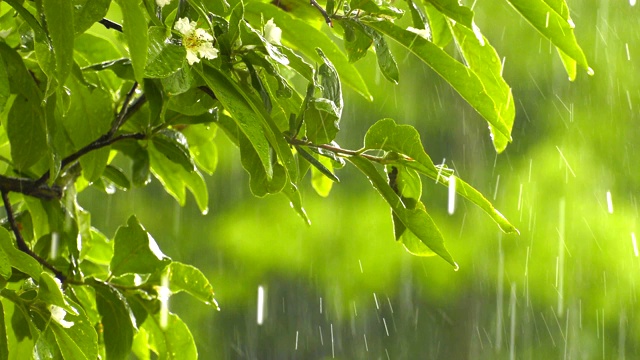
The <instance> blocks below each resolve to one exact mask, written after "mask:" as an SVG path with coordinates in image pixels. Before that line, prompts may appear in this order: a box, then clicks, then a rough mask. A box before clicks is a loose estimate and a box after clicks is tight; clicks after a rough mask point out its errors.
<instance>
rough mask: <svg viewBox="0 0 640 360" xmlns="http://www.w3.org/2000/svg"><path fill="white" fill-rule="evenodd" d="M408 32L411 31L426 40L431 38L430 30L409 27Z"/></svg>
mask: <svg viewBox="0 0 640 360" xmlns="http://www.w3.org/2000/svg"><path fill="white" fill-rule="evenodd" d="M407 30H409V31H411V32H412V33H414V34H416V35H419V36H420V37H422V38H425V39H427V40H429V38H431V32H430V31H429V30H428V29H416V28H414V27H411V26H409V27H408V28H407Z"/></svg>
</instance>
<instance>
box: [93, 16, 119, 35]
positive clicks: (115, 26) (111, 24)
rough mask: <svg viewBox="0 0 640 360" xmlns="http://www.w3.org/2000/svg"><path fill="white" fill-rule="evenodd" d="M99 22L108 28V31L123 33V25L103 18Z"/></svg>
mask: <svg viewBox="0 0 640 360" xmlns="http://www.w3.org/2000/svg"><path fill="white" fill-rule="evenodd" d="M98 22H99V23H100V24H102V25H103V26H104V27H106V28H107V29H113V30H115V31H119V32H122V25H120V24H118V23H117V22H115V21H111V20H109V19H107V18H103V19H100V20H98Z"/></svg>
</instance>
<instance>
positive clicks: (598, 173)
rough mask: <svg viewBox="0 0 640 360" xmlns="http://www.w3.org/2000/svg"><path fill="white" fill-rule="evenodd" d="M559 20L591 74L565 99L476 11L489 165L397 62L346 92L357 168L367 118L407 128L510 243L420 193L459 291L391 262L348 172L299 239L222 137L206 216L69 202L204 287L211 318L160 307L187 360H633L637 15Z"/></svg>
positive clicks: (455, 110)
mask: <svg viewBox="0 0 640 360" xmlns="http://www.w3.org/2000/svg"><path fill="white" fill-rule="evenodd" d="M631 2H632V3H634V2H635V1H631ZM569 6H570V8H571V11H572V18H573V20H574V21H575V23H576V24H577V28H576V36H577V38H578V40H579V41H580V43H581V45H582V47H583V49H584V51H585V54H586V55H587V58H588V60H589V62H590V64H591V67H592V68H594V70H595V75H594V76H588V75H587V74H586V72H584V71H582V72H581V73H579V76H578V79H577V80H576V81H575V82H569V81H568V79H567V75H566V73H565V71H564V69H563V67H562V64H561V62H560V60H559V58H558V56H557V54H556V51H555V50H554V49H553V48H552V47H551V45H550V43H549V42H548V41H547V40H545V39H543V38H542V37H541V36H540V35H538V34H537V33H536V32H535V30H533V28H531V27H530V26H529V25H528V24H527V23H526V22H525V21H524V20H522V19H521V18H520V16H519V15H517V13H516V12H515V11H514V10H513V9H512V8H510V7H509V6H508V5H507V4H506V2H487V1H483V2H478V4H477V6H476V7H475V11H476V23H477V24H478V25H479V26H480V28H481V29H482V30H483V32H484V33H485V36H486V37H487V38H488V39H489V40H490V42H491V43H492V45H493V46H494V47H496V49H497V50H498V52H499V53H500V55H501V56H503V57H505V67H504V77H505V79H506V80H507V82H508V83H509V84H510V85H511V86H512V88H513V93H514V97H515V99H516V104H517V107H516V109H517V117H516V122H515V126H514V129H513V138H514V142H513V143H512V144H511V145H510V146H509V147H508V148H507V150H506V151H505V152H504V153H503V154H501V155H496V154H495V152H494V150H493V148H492V146H491V142H490V138H489V132H488V129H487V126H486V122H484V121H483V120H482V119H481V118H480V116H479V115H478V114H477V113H475V112H474V110H473V109H472V108H471V107H470V106H468V105H467V104H466V103H465V102H464V101H463V100H462V99H461V98H460V97H459V96H458V95H457V94H456V93H455V92H454V91H453V90H452V89H451V88H450V87H449V86H448V85H447V84H446V83H445V82H444V81H442V80H441V79H440V78H439V77H438V76H437V75H435V74H434V73H433V72H432V71H431V70H430V69H429V68H427V67H426V66H424V65H422V64H421V63H420V62H419V61H418V60H417V59H415V58H414V57H413V56H411V55H407V54H406V52H404V51H403V50H402V49H399V48H395V50H396V51H395V54H396V58H397V60H398V62H399V65H400V67H401V79H400V84H399V85H398V86H394V85H392V84H390V83H389V82H387V81H386V80H384V79H383V78H382V76H381V75H380V74H379V72H378V71H377V69H376V67H375V63H374V61H373V60H374V55H373V54H368V55H367V57H366V58H365V59H364V60H362V61H361V62H359V63H358V64H359V68H360V69H361V71H362V73H363V75H364V77H365V78H366V80H367V82H368V85H369V87H370V89H371V91H372V93H373V94H374V97H375V101H374V102H372V103H370V102H367V101H366V100H364V99H362V98H360V97H358V96H357V95H356V94H354V93H351V92H347V94H346V95H345V96H346V100H345V103H346V106H347V108H346V109H345V112H344V115H343V118H342V123H341V128H342V131H341V133H340V138H339V139H338V143H340V144H341V146H343V147H346V148H359V147H360V146H361V145H362V137H363V135H364V133H365V131H366V129H367V128H368V127H369V126H370V125H371V124H373V123H374V122H375V121H376V120H378V119H380V118H383V117H391V118H394V119H396V120H397V121H398V122H399V123H403V124H411V125H414V126H415V127H416V128H417V129H418V130H419V132H420V133H421V135H422V140H423V143H424V144H425V148H426V150H427V153H428V154H429V155H430V156H431V157H432V158H433V160H434V162H435V163H442V162H443V161H444V162H445V163H446V164H447V165H448V166H449V167H453V168H455V170H456V171H457V173H458V174H459V175H460V176H461V177H462V178H463V179H465V180H466V181H467V182H469V183H470V184H472V185H473V186H475V187H476V188H477V189H479V190H480V191H481V192H483V193H484V194H485V196H487V198H489V199H490V200H491V201H493V202H494V204H495V205H496V207H497V208H498V209H499V210H500V211H501V212H502V213H503V214H505V216H507V218H508V219H510V220H511V222H512V223H513V224H514V225H516V226H517V227H518V228H519V230H520V232H521V234H520V235H519V236H511V235H509V236H503V235H501V233H500V231H499V229H498V227H497V226H496V225H495V224H494V223H493V222H492V221H491V219H490V218H489V217H487V216H486V215H484V213H482V211H481V210H479V209H477V208H475V207H474V206H473V205H472V204H470V203H467V202H465V201H464V200H463V199H460V198H459V199H457V204H456V211H455V214H454V215H452V216H449V215H448V214H447V210H446V208H447V190H446V189H445V188H443V187H442V186H440V185H436V184H433V183H432V182H429V181H426V182H425V184H424V185H425V194H424V195H423V201H424V202H425V204H426V206H427V209H428V211H429V212H430V214H431V215H432V216H433V217H434V218H435V220H436V221H437V223H438V224H439V225H440V228H441V231H442V232H443V234H444V235H445V238H446V240H447V246H448V248H449V250H450V252H451V253H452V255H453V256H454V258H455V259H456V261H457V262H458V264H459V265H460V270H459V271H458V272H454V271H453V269H452V267H451V266H449V265H448V264H447V263H446V262H445V261H443V260H442V259H439V258H435V257H433V258H418V257H413V256H411V255H409V254H407V253H406V252H405V251H404V249H403V248H402V246H401V245H399V244H396V243H395V242H394V240H393V234H392V227H391V218H390V213H389V210H388V207H387V206H386V205H385V203H384V202H383V200H382V199H381V198H380V196H379V195H378V194H377V193H376V192H375V191H374V190H373V189H372V188H371V187H370V186H369V184H368V182H367V180H366V179H365V178H364V176H362V175H361V174H358V173H356V172H355V171H353V169H351V168H349V167H347V168H345V169H342V170H340V171H339V172H338V176H339V177H340V178H341V179H342V183H341V184H339V185H336V186H334V189H333V190H332V193H331V194H330V196H329V197H328V198H321V197H319V196H318V195H316V194H315V192H314V190H313V189H312V188H311V186H310V184H308V183H307V184H305V185H304V186H303V188H302V191H303V196H304V205H305V208H306V210H307V212H308V214H309V216H310V217H311V220H312V226H311V227H307V226H306V225H305V224H304V223H303V221H302V220H301V219H300V218H299V217H298V216H297V215H296V214H295V213H294V211H292V210H291V209H290V207H289V204H288V201H287V200H286V198H285V197H284V196H281V195H279V196H271V197H267V198H265V199H257V198H255V197H253V196H252V195H251V193H250V192H249V186H248V176H247V174H246V173H245V172H244V170H243V169H242V168H241V166H240V161H239V153H238V150H237V149H236V148H234V146H233V145H232V144H231V143H230V142H229V141H228V140H227V139H226V138H225V137H224V134H223V133H222V132H219V134H218V137H217V138H216V142H217V145H218V148H219V155H220V157H219V165H218V170H217V172H216V173H215V174H214V175H213V176H211V177H209V178H208V179H207V181H208V184H209V191H210V211H209V213H208V214H207V215H204V216H203V215H202V214H200V213H199V211H198V210H197V208H196V206H195V202H194V201H193V199H192V198H191V199H190V200H189V202H188V204H187V206H186V207H185V208H180V207H179V205H177V204H176V202H175V201H174V200H173V199H172V198H171V197H170V196H169V195H167V194H166V193H164V192H163V190H162V188H161V186H160V185H159V184H158V183H157V182H154V183H153V184H152V185H151V186H150V187H148V188H146V189H142V190H134V191H131V192H127V193H123V192H118V193H116V194H114V195H111V196H107V195H104V194H102V193H99V192H97V191H96V190H93V189H89V190H87V191H85V192H84V193H82V194H81V197H80V202H81V204H82V205H83V206H84V207H85V208H87V209H88V210H90V211H91V212H92V220H93V224H94V226H96V227H97V228H99V229H102V230H104V232H105V233H106V234H107V235H109V236H112V235H113V234H114V233H115V229H116V228H117V227H118V226H119V225H120V224H123V223H124V222H125V221H126V219H127V218H128V217H129V215H130V214H132V213H136V214H138V216H139V218H140V220H141V222H142V223H143V224H145V226H146V227H147V229H148V230H149V231H150V232H151V233H152V234H153V235H154V237H155V239H156V240H157V241H158V243H159V245H160V247H161V248H162V249H163V251H164V252H165V253H166V254H167V255H169V256H171V257H172V258H174V259H176V260H179V261H183V262H186V263H190V264H193V265H195V266H197V267H199V268H200V269H202V270H203V272H204V273H205V274H206V275H207V277H208V278H209V279H210V281H211V282H212V284H213V286H214V289H215V291H216V296H217V299H218V302H219V303H220V307H221V311H220V312H218V311H214V310H212V309H211V308H210V307H206V306H205V305H202V304H200V303H198V302H196V301H195V300H192V299H189V298H188V297H186V296H184V297H182V296H181V295H177V296H175V297H173V298H172V302H171V305H170V308H171V310H172V311H173V312H176V313H177V314H179V315H180V317H181V318H183V319H184V320H185V322H186V323H187V324H188V325H189V326H190V328H191V329H192V331H193V334H194V337H195V339H196V343H197V345H198V349H199V353H200V356H201V358H203V359H321V358H332V357H335V358H342V359H501V358H504V359H509V358H517V359H540V358H543V356H550V357H551V358H565V359H569V358H571V359H603V358H607V359H608V358H619V359H624V358H627V359H634V358H640V335H639V334H640V317H639V316H638V315H637V311H638V310H639V309H640V308H639V307H638V306H636V305H637V304H638V289H637V284H636V279H638V275H640V259H639V257H638V250H637V248H634V245H635V244H634V236H635V235H633V234H634V233H636V232H638V229H637V228H636V227H637V224H636V223H637V219H638V197H637V195H638V190H639V186H640V172H639V170H638V168H639V165H640V160H638V159H639V157H640V153H639V152H638V151H639V150H640V149H638V145H637V144H638V138H639V136H640V76H639V73H640V71H639V70H638V67H637V66H636V64H637V63H638V59H639V58H640V31H639V30H638V29H640V27H639V25H640V6H632V4H631V3H629V2H624V1H615V2H614V1H611V2H610V1H595V0H589V1H580V2H578V1H570V2H569ZM450 50H452V51H455V49H453V48H451V49H450ZM607 194H610V195H607ZM608 196H610V199H611V201H610V202H608ZM638 236H640V233H638ZM259 286H262V287H263V288H264V290H265V294H266V298H265V304H264V306H265V307H264V309H265V319H264V323H263V324H262V325H258V324H257V321H256V316H257V298H258V287H259Z"/></svg>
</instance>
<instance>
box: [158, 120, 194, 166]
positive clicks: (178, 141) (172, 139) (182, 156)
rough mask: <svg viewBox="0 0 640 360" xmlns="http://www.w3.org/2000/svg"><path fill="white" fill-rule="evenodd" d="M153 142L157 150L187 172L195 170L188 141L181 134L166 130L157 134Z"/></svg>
mask: <svg viewBox="0 0 640 360" xmlns="http://www.w3.org/2000/svg"><path fill="white" fill-rule="evenodd" d="M151 140H152V141H153V145H154V147H155V149H157V150H158V151H160V152H161V153H162V154H163V155H164V156H166V157H167V159H169V160H171V161H173V162H174V163H176V164H179V165H180V166H182V167H183V168H184V169H185V170H187V171H193V170H194V169H195V168H194V165H193V160H192V159H191V155H190V154H189V145H188V143H187V139H186V138H185V137H184V135H182V133H181V132H179V131H175V130H169V129H166V130H163V131H161V132H159V133H157V134H156V135H155V136H154V137H153V138H151Z"/></svg>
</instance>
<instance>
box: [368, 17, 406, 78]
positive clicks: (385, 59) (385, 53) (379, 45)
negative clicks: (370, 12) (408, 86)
mask: <svg viewBox="0 0 640 360" xmlns="http://www.w3.org/2000/svg"><path fill="white" fill-rule="evenodd" d="M365 29H366V30H367V32H368V33H369V35H370V36H371V38H372V39H373V45H374V47H375V49H376V57H377V58H378V67H380V71H381V72H382V75H384V77H385V78H387V80H389V81H391V82H393V83H394V84H397V83H398V81H399V78H400V73H399V71H398V64H397V63H396V59H395V58H394V57H393V54H391V50H389V46H388V45H387V41H386V40H385V39H384V36H382V35H380V33H379V32H377V31H375V30H373V29H371V28H369V27H365Z"/></svg>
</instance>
